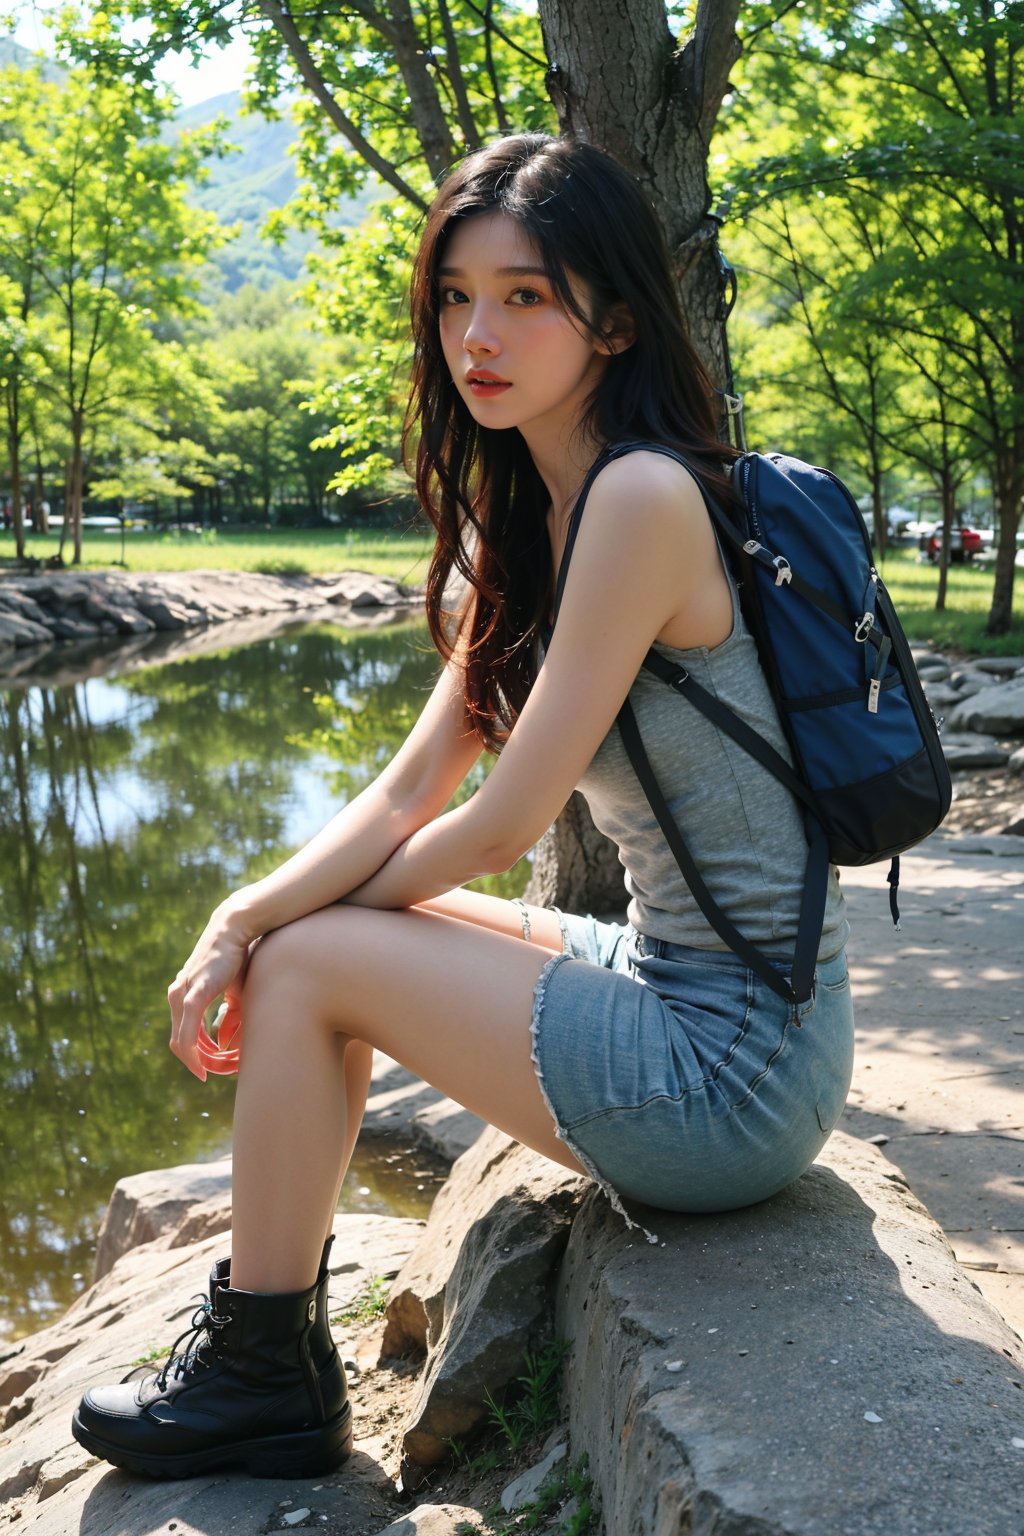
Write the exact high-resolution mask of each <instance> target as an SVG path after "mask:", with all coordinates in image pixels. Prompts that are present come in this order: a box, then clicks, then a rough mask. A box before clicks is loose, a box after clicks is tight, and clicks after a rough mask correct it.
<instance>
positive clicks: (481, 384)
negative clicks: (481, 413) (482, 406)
mask: <svg viewBox="0 0 1024 1536" xmlns="http://www.w3.org/2000/svg"><path fill="white" fill-rule="evenodd" d="M469 387H470V389H471V390H472V391H473V393H474V395H480V396H482V397H483V398H485V399H486V398H487V397H488V396H491V395H502V394H504V392H505V390H506V389H511V388H512V385H511V384H510V383H508V381H507V380H506V379H470V381H469Z"/></svg>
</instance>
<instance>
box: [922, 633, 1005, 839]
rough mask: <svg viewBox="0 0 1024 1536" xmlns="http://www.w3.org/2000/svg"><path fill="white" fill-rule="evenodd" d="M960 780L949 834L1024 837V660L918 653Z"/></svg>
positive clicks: (946, 747) (955, 779)
mask: <svg viewBox="0 0 1024 1536" xmlns="http://www.w3.org/2000/svg"><path fill="white" fill-rule="evenodd" d="M913 651H914V659H915V661H916V663H917V669H918V673H919V675H920V678H921V682H922V684H923V686H924V691H925V696H926V698H927V700H928V703H929V705H930V706H931V709H932V712H933V713H934V715H935V717H936V719H937V720H939V722H940V726H941V741H942V750H943V752H944V753H945V756H946V762H947V764H948V766H949V770H950V773H951V774H952V775H953V805H952V808H951V810H950V813H949V817H948V818H947V821H946V823H945V830H946V831H947V832H954V833H983V834H986V835H1001V834H1008V835H1011V836H1019V835H1020V831H1021V826H1022V825H1024V782H1021V779H1020V775H1021V774H1022V773H1024V746H1022V745H1020V740H1021V738H1022V737H1024V656H979V657H975V658H973V659H972V660H971V661H970V662H963V661H959V660H954V659H953V658H952V657H949V656H945V655H943V654H942V653H941V652H938V651H932V650H930V649H925V648H919V647H914V648H913Z"/></svg>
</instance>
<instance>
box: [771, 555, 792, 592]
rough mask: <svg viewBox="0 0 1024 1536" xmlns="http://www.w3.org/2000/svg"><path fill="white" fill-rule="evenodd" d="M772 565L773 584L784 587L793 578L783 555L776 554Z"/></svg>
mask: <svg viewBox="0 0 1024 1536" xmlns="http://www.w3.org/2000/svg"><path fill="white" fill-rule="evenodd" d="M772 565H774V567H775V585H776V586H777V587H784V586H786V584H787V583H788V582H790V581H792V580H793V572H792V569H791V567H790V564H789V561H788V560H787V559H786V557H785V555H776V556H775V559H774V560H773V561H772Z"/></svg>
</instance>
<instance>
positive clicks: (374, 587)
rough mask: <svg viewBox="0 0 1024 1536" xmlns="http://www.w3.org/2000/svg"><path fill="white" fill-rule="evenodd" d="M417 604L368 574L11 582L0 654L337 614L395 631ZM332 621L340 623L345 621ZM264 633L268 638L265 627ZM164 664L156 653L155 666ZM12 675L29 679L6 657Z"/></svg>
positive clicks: (79, 575) (92, 576) (1, 606)
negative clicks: (258, 619)
mask: <svg viewBox="0 0 1024 1536" xmlns="http://www.w3.org/2000/svg"><path fill="white" fill-rule="evenodd" d="M418 602H419V599H418V598H417V597H416V596H415V595H414V594H412V593H411V592H410V591H408V590H407V589H406V588H404V587H402V586H401V584H400V583H398V582H396V581H392V580H391V579H390V578H388V577H383V576H367V575H365V574H363V573H362V572H359V571H346V572H344V573H343V574H342V575H340V576H330V577H324V576H291V577H282V576H265V575H259V574H257V573H253V572H244V571H169V572H144V573H136V572H132V571H113V570H110V571H79V572H74V573H72V572H67V573H65V572H56V573H51V574H48V575H46V576H31V575H21V574H20V573H17V574H7V575H4V576H3V578H2V579H0V647H4V648H5V652H6V651H8V650H10V651H13V652H14V654H15V656H16V655H17V651H18V650H23V649H31V650H33V651H36V650H38V649H39V648H41V647H43V648H47V649H48V648H50V647H52V646H57V647H58V648H59V649H60V650H63V649H65V646H67V643H68V642H73V647H74V650H75V652H76V653H77V652H78V651H80V650H81V648H82V647H83V646H86V645H88V644H89V642H90V640H97V639H98V638H99V637H100V636H115V635H122V636H125V637H130V638H134V639H147V638H148V639H150V640H157V639H159V638H160V637H161V635H166V634H172V633H173V632H175V631H180V630H183V629H185V630H187V629H189V628H192V627H196V626H200V627H201V626H205V625H212V624H227V623H229V622H234V623H238V622H240V621H243V620H245V619H246V618H250V617H252V616H254V615H258V616H263V617H264V620H265V618H266V616H267V615H270V614H278V615H281V616H288V617H289V618H290V619H291V621H292V622H298V621H300V620H301V621H307V620H309V619H311V618H314V617H316V616H318V615H320V616H325V615H327V614H331V612H332V608H336V607H337V606H338V605H340V606H341V607H342V608H343V609H344V610H345V620H344V621H345V622H346V623H349V622H354V621H358V622H360V623H365V622H370V623H374V622H376V621H377V620H378V619H380V620H383V621H384V622H387V621H388V620H389V619H390V618H393V617H394V615H395V613H396V612H399V611H402V610H404V609H408V608H409V607H410V606H412V605H413V604H414V603H418ZM356 615H359V617H358V620H356ZM332 616H333V617H334V618H335V619H337V614H336V613H334V614H333V615H332ZM258 632H263V633H265V623H264V628H263V630H262V631H258ZM220 643H221V644H224V638H223V637H221V640H220ZM233 643H244V642H242V641H236V642H233ZM69 648H70V647H69ZM106 654H108V655H109V652H108V653H106ZM158 654H159V652H158V651H157V650H154V652H153V653H152V657H151V659H156V656H157V655H158ZM3 671H4V673H5V674H6V676H7V677H8V679H12V680H13V679H15V678H18V677H19V676H20V669H19V668H17V667H16V666H13V664H12V662H11V660H10V658H9V657H8V656H7V655H6V654H5V658H4V664H3Z"/></svg>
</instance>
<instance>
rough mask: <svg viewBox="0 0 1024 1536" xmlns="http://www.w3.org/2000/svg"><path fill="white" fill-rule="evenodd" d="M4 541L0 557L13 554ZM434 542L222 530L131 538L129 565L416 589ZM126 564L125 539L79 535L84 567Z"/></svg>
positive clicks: (324, 532)
mask: <svg viewBox="0 0 1024 1536" xmlns="http://www.w3.org/2000/svg"><path fill="white" fill-rule="evenodd" d="M7 543H8V540H5V539H0V554H6V553H8V549H7V548H6V547H5V546H6V545H7ZM57 545H58V540H57V538H56V536H55V535H50V536H49V537H46V538H40V537H33V536H32V535H31V534H30V535H29V536H28V538H27V540H26V553H27V554H29V555H31V556H34V557H36V558H37V559H42V560H45V559H46V558H47V557H48V556H50V555H52V554H55V553H56V550H57ZM432 547H433V539H432V538H431V537H430V535H429V534H427V533H423V532H413V533H406V532H403V531H401V530H399V529H391V528H375V529H368V530H355V531H353V530H351V529H330V528H327V529H324V528H291V529H284V528H282V529H271V530H267V531H261V532H254V531H248V530H246V531H240V532H238V533H235V532H232V531H231V530H230V529H225V528H220V529H214V530H210V531H209V532H207V533H183V534H179V533H177V532H176V531H174V532H167V533H130V532H129V533H126V534H125V541H124V552H125V563H126V565H127V568H128V570H130V571H199V570H217V571H260V572H262V573H264V574H266V575H270V576H297V575H300V574H303V573H306V574H308V575H311V576H327V575H333V574H334V573H336V572H338V571H368V572H370V573H371V574H373V575H374V576H392V577H394V578H395V579H396V580H398V581H408V582H411V583H412V584H413V585H419V584H420V583H422V582H423V581H425V580H426V575H427V561H428V559H429V557H430V551H431V548H432ZM120 558H121V537H120V534H118V533H114V534H109V533H105V532H100V531H99V530H97V529H91V528H86V529H84V531H83V534H82V564H83V565H85V566H93V567H96V566H110V565H116V564H117V563H118V562H119V561H120Z"/></svg>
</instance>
